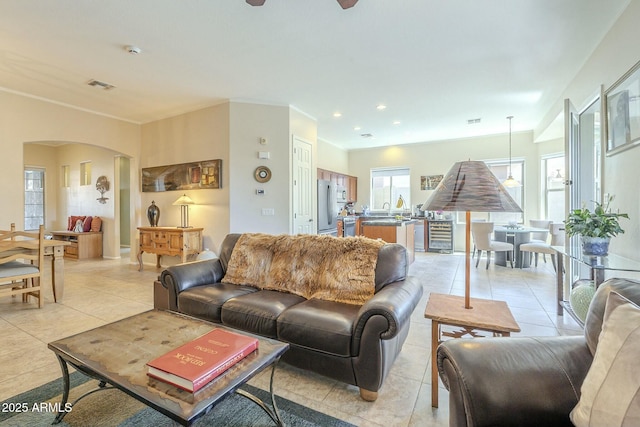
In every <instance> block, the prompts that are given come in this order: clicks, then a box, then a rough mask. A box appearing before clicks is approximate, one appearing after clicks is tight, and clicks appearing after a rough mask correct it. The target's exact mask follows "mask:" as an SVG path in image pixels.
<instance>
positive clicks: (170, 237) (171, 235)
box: [138, 227, 203, 271]
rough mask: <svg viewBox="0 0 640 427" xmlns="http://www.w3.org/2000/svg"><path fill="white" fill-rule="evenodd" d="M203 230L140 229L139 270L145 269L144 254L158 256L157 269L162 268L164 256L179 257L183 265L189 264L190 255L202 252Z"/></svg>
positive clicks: (175, 228)
mask: <svg viewBox="0 0 640 427" xmlns="http://www.w3.org/2000/svg"><path fill="white" fill-rule="evenodd" d="M202 230H203V229H202V228H193V227H188V228H182V227H138V231H139V232H140V241H139V248H138V263H139V264H140V267H139V268H138V270H139V271H142V269H143V264H142V254H143V253H144V252H146V253H152V254H156V268H160V258H161V257H162V255H169V256H179V257H180V260H181V261H182V263H185V262H187V257H188V256H189V255H197V254H199V253H200V251H201V250H202Z"/></svg>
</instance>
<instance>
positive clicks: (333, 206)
mask: <svg viewBox="0 0 640 427" xmlns="http://www.w3.org/2000/svg"><path fill="white" fill-rule="evenodd" d="M337 223H338V189H337V188H336V184H335V183H332V182H331V181H327V180H324V179H319V180H318V234H330V235H332V236H336V235H337V234H338V224H337Z"/></svg>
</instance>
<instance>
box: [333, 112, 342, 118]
mask: <svg viewBox="0 0 640 427" xmlns="http://www.w3.org/2000/svg"><path fill="white" fill-rule="evenodd" d="M333 117H342V113H341V112H339V111H336V112H335V113H333Z"/></svg>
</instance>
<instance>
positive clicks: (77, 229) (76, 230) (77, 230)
mask: <svg viewBox="0 0 640 427" xmlns="http://www.w3.org/2000/svg"><path fill="white" fill-rule="evenodd" d="M72 231H73V232H74V233H82V220H81V219H79V220H77V221H76V226H75V227H73V230H72Z"/></svg>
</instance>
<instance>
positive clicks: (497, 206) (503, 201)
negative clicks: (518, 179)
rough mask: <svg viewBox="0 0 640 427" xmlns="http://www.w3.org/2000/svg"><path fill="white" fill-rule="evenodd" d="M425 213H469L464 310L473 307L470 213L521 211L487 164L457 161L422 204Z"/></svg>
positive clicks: (466, 239) (466, 235) (466, 234)
mask: <svg viewBox="0 0 640 427" xmlns="http://www.w3.org/2000/svg"><path fill="white" fill-rule="evenodd" d="M421 209H423V210H425V211H466V227H465V229H466V233H465V281H464V307H465V308H467V309H471V308H473V307H472V306H471V295H470V294H471V286H470V279H469V277H470V264H471V255H470V252H471V211H474V212H522V209H520V206H518V204H517V203H516V202H515V200H513V199H512V198H511V196H510V195H509V193H507V190H505V188H504V187H503V186H502V185H501V184H500V181H498V180H497V178H496V177H495V175H494V174H492V173H491V171H490V170H489V168H488V167H487V165H486V164H485V163H484V162H479V161H475V162H474V161H471V160H469V161H466V162H458V163H456V164H455V165H453V167H452V168H451V169H450V170H449V172H447V174H446V175H445V177H444V178H443V179H442V181H440V184H438V186H437V187H436V191H435V192H434V193H433V194H432V195H431V197H429V199H428V200H427V201H426V202H425V203H424V204H423V205H422V208H421Z"/></svg>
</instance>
